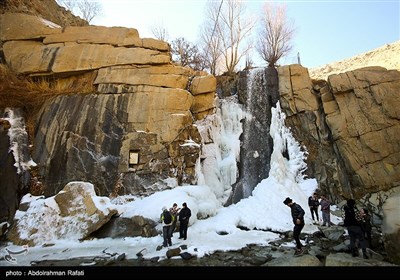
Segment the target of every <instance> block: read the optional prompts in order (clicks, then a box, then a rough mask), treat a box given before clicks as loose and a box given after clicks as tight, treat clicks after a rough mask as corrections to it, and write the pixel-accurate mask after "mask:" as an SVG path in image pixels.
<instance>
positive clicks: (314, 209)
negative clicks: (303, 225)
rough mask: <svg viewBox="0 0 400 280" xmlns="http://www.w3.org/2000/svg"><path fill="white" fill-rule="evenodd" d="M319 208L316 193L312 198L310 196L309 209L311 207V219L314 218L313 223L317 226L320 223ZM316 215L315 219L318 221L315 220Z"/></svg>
mask: <svg viewBox="0 0 400 280" xmlns="http://www.w3.org/2000/svg"><path fill="white" fill-rule="evenodd" d="M318 206H319V200H318V196H317V193H314V194H313V195H312V196H310V197H309V198H308V207H310V212H311V218H312V220H313V222H314V223H317V224H318V222H319V216H318ZM314 214H315V217H316V218H317V220H316V221H315V219H314Z"/></svg>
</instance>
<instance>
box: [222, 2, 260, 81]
mask: <svg viewBox="0 0 400 280" xmlns="http://www.w3.org/2000/svg"><path fill="white" fill-rule="evenodd" d="M224 3H225V7H223V8H224V10H223V12H222V13H221V15H220V24H218V31H219V35H220V36H221V41H222V48H223V49H222V55H223V57H224V61H225V66H226V70H227V74H228V75H232V74H233V73H234V72H235V68H236V66H237V65H238V64H239V62H240V60H241V59H242V58H243V57H245V55H246V54H247V52H248V51H249V50H250V49H251V45H245V46H244V48H243V45H244V43H245V39H246V38H247V37H249V35H250V32H251V31H252V29H253V27H254V23H253V22H252V21H250V20H249V19H246V18H245V7H244V6H243V2H242V1H240V0H228V1H226V2H224Z"/></svg>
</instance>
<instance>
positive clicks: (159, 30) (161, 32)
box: [151, 21, 169, 42]
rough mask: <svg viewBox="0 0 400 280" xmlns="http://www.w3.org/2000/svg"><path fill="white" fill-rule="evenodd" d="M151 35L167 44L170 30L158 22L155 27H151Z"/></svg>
mask: <svg viewBox="0 0 400 280" xmlns="http://www.w3.org/2000/svg"><path fill="white" fill-rule="evenodd" d="M151 33H152V34H153V35H154V37H156V38H157V39H158V40H162V41H165V42H167V41H168V37H169V34H168V30H167V29H166V28H165V25H164V23H163V22H161V21H158V22H157V23H155V24H154V25H152V26H151Z"/></svg>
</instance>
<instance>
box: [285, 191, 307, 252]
mask: <svg viewBox="0 0 400 280" xmlns="http://www.w3.org/2000/svg"><path fill="white" fill-rule="evenodd" d="M283 204H285V205H286V206H288V207H290V210H291V214H292V219H293V224H294V227H293V238H294V240H295V241H296V252H295V253H294V254H295V255H301V254H302V253H303V249H302V247H303V245H302V244H301V242H300V233H301V230H302V229H303V227H304V214H305V212H304V209H303V208H302V207H301V206H300V205H299V204H297V203H296V202H293V201H292V199H291V198H290V197H287V198H286V199H285V200H284V201H283Z"/></svg>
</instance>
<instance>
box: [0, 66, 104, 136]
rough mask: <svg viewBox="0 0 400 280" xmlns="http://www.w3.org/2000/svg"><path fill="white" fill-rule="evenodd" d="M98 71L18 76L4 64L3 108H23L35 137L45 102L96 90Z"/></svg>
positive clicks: (0, 94) (0, 68)
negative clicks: (95, 80)
mask: <svg viewBox="0 0 400 280" xmlns="http://www.w3.org/2000/svg"><path fill="white" fill-rule="evenodd" d="M96 73H97V72H96V71H92V72H86V73H82V74H78V75H75V76H69V77H55V76H37V77H28V76H22V75H17V74H16V73H14V72H13V71H11V69H9V68H8V67H7V65H5V64H0V109H4V108H7V107H9V108H23V109H24V111H25V113H26V126H27V131H28V135H29V138H30V139H31V137H32V136H33V132H34V127H35V116H36V114H37V113H38V112H39V110H40V109H41V108H42V106H43V104H44V102H45V101H46V100H49V99H51V98H53V97H55V96H57V95H71V94H90V93H95V92H96V89H95V87H94V86H93V82H94V79H95V78H96Z"/></svg>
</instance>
